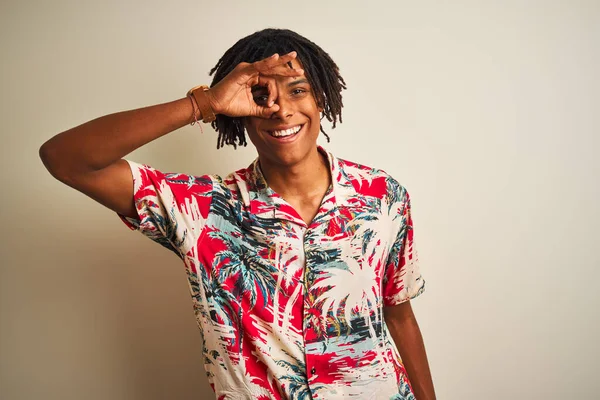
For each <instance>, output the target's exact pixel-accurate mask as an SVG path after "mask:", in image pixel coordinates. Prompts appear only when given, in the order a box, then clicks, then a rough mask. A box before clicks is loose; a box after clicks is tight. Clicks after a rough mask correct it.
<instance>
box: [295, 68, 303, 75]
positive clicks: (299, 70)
mask: <svg viewBox="0 0 600 400" xmlns="http://www.w3.org/2000/svg"><path fill="white" fill-rule="evenodd" d="M296 71H298V73H299V74H303V73H304V70H303V69H297V70H296Z"/></svg>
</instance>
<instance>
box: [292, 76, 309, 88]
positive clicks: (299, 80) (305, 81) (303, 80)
mask: <svg viewBox="0 0 600 400" xmlns="http://www.w3.org/2000/svg"><path fill="white" fill-rule="evenodd" d="M302 83H308V80H306V79H304V78H302V79H298V80H297V81H293V82H290V83H288V87H292V86H296V85H300V84H302Z"/></svg>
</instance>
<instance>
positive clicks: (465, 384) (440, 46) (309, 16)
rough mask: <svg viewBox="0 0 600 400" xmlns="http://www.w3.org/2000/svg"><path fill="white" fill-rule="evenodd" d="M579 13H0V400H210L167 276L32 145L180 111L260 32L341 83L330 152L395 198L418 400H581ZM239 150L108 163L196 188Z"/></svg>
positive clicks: (12, 7) (497, 8)
mask: <svg viewBox="0 0 600 400" xmlns="http://www.w3.org/2000/svg"><path fill="white" fill-rule="evenodd" d="M599 16H600V3H598V2H597V1H569V2H566V1H454V2H441V1H440V2H432V1H418V2H415V1H389V2H381V1H369V2H362V1H361V2H350V1H337V2H331V1H324V0H321V1H309V0H305V1H302V2H291V1H279V2H269V1H262V0H261V1H257V0H255V1H245V2H242V1H240V2H232V1H229V2H226V1H221V2H217V1H210V2H209V1H200V0H198V1H173V2H167V1H114V0H113V1H95V2H86V1H74V0H73V1H52V2H50V1H42V0H38V1H16V0H12V1H10V0H9V1H6V0H4V1H2V2H1V3H0V46H1V47H0V50H1V52H0V57H1V60H2V61H1V63H0V68H1V71H0V72H1V73H0V79H1V84H2V85H1V90H2V92H1V93H2V94H1V96H0V102H1V103H0V118H1V121H2V129H1V130H0V135H1V141H0V156H1V157H0V171H1V172H0V179H1V181H0V184H1V188H2V189H1V190H0V201H1V204H2V208H1V221H2V231H1V241H0V250H1V252H0V257H1V258H0V265H1V267H0V274H1V276H0V398H2V399H6V400H16V399H36V398H44V399H57V400H58V399H61V400H65V399H86V400H96V399H98V400H100V399H103V400H104V399H114V400H120V399H123V400H126V399H127V400H130V399H144V400H153V399H192V398H196V399H209V398H212V396H213V395H212V392H211V390H210V388H209V386H208V384H207V381H206V378H205V376H204V372H203V368H202V364H201V340H200V334H199V331H198V329H197V327H196V324H195V320H194V315H193V312H192V306H191V300H190V298H189V294H188V289H187V284H186V280H185V274H184V269H183V264H182V263H181V262H180V261H179V259H178V258H177V257H176V256H174V255H173V254H171V253H169V252H168V251H166V250H164V249H163V248H162V247H160V246H158V245H156V244H154V243H152V242H151V241H150V240H148V239H146V238H144V237H143V236H142V235H140V234H138V233H134V232H131V231H129V230H128V229H127V228H126V227H125V225H123V224H122V223H121V222H120V221H119V219H118V218H117V216H116V215H115V214H114V213H113V212H111V211H110V210H108V209H105V208H103V207H102V206H101V205H99V204H97V203H95V202H94V201H92V200H90V199H88V198H86V197H85V196H84V195H82V194H80V193H78V192H76V191H74V190H73V189H70V188H68V187H67V186H64V185H63V184H61V183H60V182H58V181H56V180H54V179H53V178H52V177H51V176H50V174H49V173H48V172H46V170H45V169H44V167H43V165H42V163H41V161H40V160H39V158H38V153H37V152H38V148H39V146H40V145H41V144H42V143H43V142H44V141H46V140H47V139H49V138H50V137H51V136H53V135H55V134H57V133H59V132H61V131H64V130H66V129H68V128H71V127H73V126H75V125H79V124H81V123H83V122H86V121H88V120H90V119H93V118H96V117H99V116H102V115H105V114H109V113H113V112H117V111H122V110H127V109H133V108H139V107H143V106H148V105H152V104H158V103H163V102H167V101H171V100H175V99H178V98H181V97H184V96H185V93H186V91H187V90H188V89H189V88H190V87H192V86H196V85H199V84H203V83H209V82H210V81H211V80H212V78H209V76H208V70H209V69H210V68H212V67H213V66H214V64H216V62H217V60H218V59H219V57H220V56H221V55H222V54H223V52H224V51H225V50H226V49H227V48H229V47H230V46H231V45H233V43H235V42H236V41H237V40H238V39H240V38H241V37H243V36H245V35H248V34H250V33H252V32H254V31H256V30H260V29H263V28H266V27H285V28H290V29H293V30H296V31H297V32H299V33H301V34H303V35H305V36H306V37H308V38H310V39H312V40H313V41H315V42H316V43H317V44H319V45H320V46H321V47H323V48H324V49H325V50H326V51H328V52H329V53H330V55H331V56H332V57H333V59H334V60H335V61H336V62H337V63H338V65H339V66H340V68H341V72H342V75H343V76H344V78H345V79H346V81H347V84H348V90H347V91H345V92H344V105H345V106H344V110H343V111H344V114H343V124H341V125H340V126H339V127H338V128H337V129H335V130H334V131H332V130H331V129H328V132H329V133H330V136H331V138H332V141H331V143H330V144H327V145H326V148H327V149H328V150H331V151H333V152H334V154H336V155H337V156H338V157H341V158H345V159H349V160H352V161H356V162H359V163H363V164H366V165H369V166H373V167H378V168H382V169H384V170H386V171H387V172H389V173H390V174H392V175H393V176H394V177H395V178H396V179H398V180H399V181H400V182H401V183H402V184H403V185H404V186H406V187H407V188H408V190H409V192H410V194H411V198H412V206H413V217H414V220H415V234H416V236H415V238H416V241H417V242H416V243H417V245H418V248H419V254H420V259H421V263H422V272H423V275H424V277H425V278H426V280H427V289H426V291H425V293H424V294H423V295H422V296H421V297H419V298H418V299H416V300H414V302H413V305H414V308H415V312H416V314H417V318H418V320H419V322H420V325H421V329H422V331H423V335H424V338H425V344H426V347H427V350H428V353H429V360H430V363H431V368H432V372H433V377H434V382H435V386H436V390H437V394H438V398H440V399H484V400H488V399H507V398H511V399H513V398H514V399H594V398H597V396H598V393H599V391H600V384H599V380H598V378H597V372H598V359H600V351H599V345H598V338H599V337H600V323H599V319H600V318H599V315H600V313H599V312H598V306H599V305H600V304H599V303H600V298H599V297H600V296H599V290H598V280H599V278H600V274H599V272H598V271H599V270H600V256H599V252H598V246H599V242H600V241H599V239H600V235H599V233H598V226H599V223H600V214H599V211H598V205H599V203H600V194H599V188H600V162H599V161H598V158H597V155H596V153H597V152H598V150H599V144H600V140H599V134H600V129H599V128H600V124H599V119H600V117H599V114H598V113H599V112H600V107H599V106H600V102H599V99H598V97H599V93H600V78H599V73H598V71H599V70H600V65H599V64H600V63H599V61H600V57H599V53H600V51H599V49H600V44H599V43H600V28H599V27H600V18H599ZM254 157H255V151H254V149H253V148H252V147H251V145H250V146H249V147H248V148H245V149H240V150H237V151H234V150H233V149H222V150H219V151H217V150H216V135H215V134H214V132H213V131H211V129H210V127H208V126H205V127H204V133H200V130H199V129H198V128H197V127H189V126H188V127H185V128H183V129H181V130H178V131H176V132H174V133H172V134H170V135H168V136H166V137H164V138H161V139H159V140H157V141H155V142H153V143H150V144H149V145H147V146H144V147H143V148H141V149H139V150H137V151H136V152H134V153H132V154H131V155H129V156H128V158H129V159H132V160H134V161H138V162H144V163H147V164H150V165H152V166H153V167H155V168H157V169H160V170H163V171H165V172H186V173H194V174H198V175H201V174H205V173H219V174H226V173H228V172H230V171H232V170H233V169H237V168H241V167H244V166H246V165H247V164H249V163H250V162H251V160H252V159H253V158H254Z"/></svg>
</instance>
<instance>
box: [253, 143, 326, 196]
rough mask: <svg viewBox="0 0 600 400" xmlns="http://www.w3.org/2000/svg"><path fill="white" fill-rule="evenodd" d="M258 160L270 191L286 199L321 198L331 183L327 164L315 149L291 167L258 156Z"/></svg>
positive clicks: (323, 156) (324, 158)
mask: <svg viewBox="0 0 600 400" xmlns="http://www.w3.org/2000/svg"><path fill="white" fill-rule="evenodd" d="M259 160H260V168H261V170H262V173H263V175H264V177H265V179H266V180H267V183H268V184H269V186H270V187H271V189H273V190H274V191H275V192H277V193H279V194H280V195H281V196H282V197H283V198H286V199H287V198H296V199H308V198H312V197H315V196H317V197H318V196H321V197H322V196H323V195H324V193H325V192H326V191H327V188H328V187H329V185H330V183H331V173H330V172H329V163H328V161H327V158H326V156H325V155H323V154H321V152H320V151H319V150H318V149H317V147H315V149H314V151H312V152H311V153H309V155H308V156H307V157H306V158H305V159H303V160H301V161H299V162H298V163H296V164H293V165H280V164H275V163H272V162H270V161H269V160H268V159H267V158H266V157H260V156H259Z"/></svg>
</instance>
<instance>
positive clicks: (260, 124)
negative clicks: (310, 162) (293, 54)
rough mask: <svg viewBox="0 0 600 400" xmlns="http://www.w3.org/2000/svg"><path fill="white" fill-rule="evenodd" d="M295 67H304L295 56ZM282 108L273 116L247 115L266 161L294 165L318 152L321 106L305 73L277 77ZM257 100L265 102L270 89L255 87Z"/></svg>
mask: <svg viewBox="0 0 600 400" xmlns="http://www.w3.org/2000/svg"><path fill="white" fill-rule="evenodd" d="M292 66H293V67H294V68H302V67H301V66H300V65H299V63H298V62H297V61H296V60H293V61H292ZM275 80H276V86H277V98H276V100H275V104H278V105H279V111H277V112H276V113H273V114H272V115H271V117H270V118H260V117H247V118H246V119H245V127H246V131H247V132H248V137H249V138H250V140H251V141H252V143H253V144H254V146H255V147H256V150H257V151H258V154H259V157H260V159H261V161H263V162H269V163H272V164H277V165H281V166H291V165H294V164H297V163H299V162H301V161H303V160H306V159H308V158H309V157H310V156H311V155H313V154H314V155H316V154H317V153H316V142H317V138H318V136H319V132H320V127H321V119H320V116H321V115H320V113H321V111H322V109H320V108H319V107H318V106H317V102H316V99H315V97H314V95H313V92H312V88H311V86H310V84H309V83H308V79H306V77H305V76H304V75H302V76H298V77H281V76H278V77H275ZM252 94H253V96H254V101H255V102H256V103H257V104H258V105H260V106H266V102H267V97H268V91H267V89H266V88H264V87H256V88H254V89H253V90H252Z"/></svg>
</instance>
